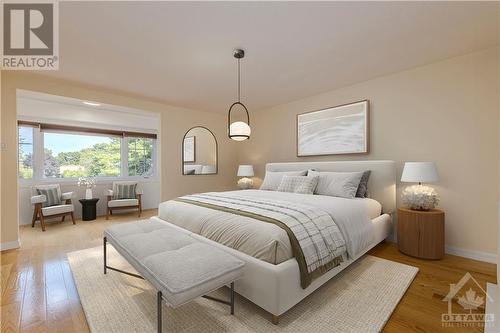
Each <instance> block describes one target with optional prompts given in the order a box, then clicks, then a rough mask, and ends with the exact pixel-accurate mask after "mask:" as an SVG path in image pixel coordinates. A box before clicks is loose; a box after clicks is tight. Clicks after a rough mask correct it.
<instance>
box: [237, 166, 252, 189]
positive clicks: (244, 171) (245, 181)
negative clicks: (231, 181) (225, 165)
mask: <svg viewBox="0 0 500 333" xmlns="http://www.w3.org/2000/svg"><path fill="white" fill-rule="evenodd" d="M237 176H238V177H243V178H241V179H240V180H238V186H239V188H240V189H242V190H247V189H249V188H252V185H253V180H252V179H251V178H247V177H253V176H254V173H253V166H252V165H240V166H239V167H238V174H237Z"/></svg>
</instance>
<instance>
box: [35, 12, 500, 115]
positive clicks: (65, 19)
mask: <svg viewBox="0 0 500 333" xmlns="http://www.w3.org/2000/svg"><path fill="white" fill-rule="evenodd" d="M496 20H497V4H496V3H493V2H489V3H477V2H475V3H465V2H434V3H432V2H425V3H423V2H420V3H417V2H392V3H390V2H378V3H377V2H350V3H348V2H316V3H311V2H309V3H307V2H253V3H251V2H212V3H209V2H204V3H196V2H183V3H178V2H170V3H168V2H142V3H141V2H104V3H96V2H87V3H86V2H61V3H60V43H59V45H60V59H61V60H60V61H61V62H60V70H59V71H58V72H50V73H49V72H44V73H43V74H46V75H52V76H56V77H60V78H65V79H70V80H74V81H79V82H83V83H88V84H92V85H97V86H100V87H103V88H110V89H114V90H119V91H124V92H129V93H133V94H137V95H142V96H145V97H149V98H154V99H157V100H161V101H164V102H166V103H169V104H172V105H178V106H184V107H189V108H194V109H200V110H206V111H213V112H227V108H228V106H229V105H230V104H231V103H232V102H233V101H234V99H235V98H236V97H235V95H236V61H235V59H234V58H233V57H232V50H233V49H234V48H236V47H241V48H244V49H245V50H246V53H247V56H246V57H245V58H244V59H243V61H242V101H243V102H244V103H245V104H247V106H248V107H249V109H250V112H252V111H256V110H259V109H263V108H266V107H269V106H273V105H277V104H281V103H286V102H289V101H292V100H297V99H300V98H304V97H307V96H311V95H314V94H317V93H321V92H324V91H328V90H332V89H335V88H339V87H342V86H346V85H349V84H352V83H356V82H360V81H364V80H367V79H370V78H374V77H377V76H381V75H385V74H389V73H393V72H397V71H401V70H404V69H408V68H412V67H415V66H419V65H423V64H426V63H430V62H434V61H437V60H441V59H445V58H449V57H452V56H456V55H460V54H464V53H467V52H472V51H475V50H479V49H482V48H486V47H489V46H493V45H495V44H496V41H497V36H496V33H497V22H496Z"/></svg>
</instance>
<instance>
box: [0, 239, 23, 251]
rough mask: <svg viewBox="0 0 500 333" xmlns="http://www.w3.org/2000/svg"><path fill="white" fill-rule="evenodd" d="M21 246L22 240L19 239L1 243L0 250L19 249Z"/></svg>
mask: <svg viewBox="0 0 500 333" xmlns="http://www.w3.org/2000/svg"><path fill="white" fill-rule="evenodd" d="M19 247H21V242H20V241H19V239H18V240H17V241H14V242H5V243H0V251H5V250H11V249H17V248H19Z"/></svg>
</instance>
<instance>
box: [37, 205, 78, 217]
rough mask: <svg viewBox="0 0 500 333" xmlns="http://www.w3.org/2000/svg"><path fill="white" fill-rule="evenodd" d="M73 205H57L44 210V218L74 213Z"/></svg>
mask: <svg viewBox="0 0 500 333" xmlns="http://www.w3.org/2000/svg"><path fill="white" fill-rule="evenodd" d="M74 210H75V208H74V207H73V205H57V206H50V207H44V208H42V214H43V216H50V215H55V214H62V213H69V212H72V211H74Z"/></svg>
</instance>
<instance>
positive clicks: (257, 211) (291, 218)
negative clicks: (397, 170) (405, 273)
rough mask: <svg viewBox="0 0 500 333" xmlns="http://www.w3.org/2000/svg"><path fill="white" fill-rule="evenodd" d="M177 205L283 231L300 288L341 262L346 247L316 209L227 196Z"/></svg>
mask: <svg viewBox="0 0 500 333" xmlns="http://www.w3.org/2000/svg"><path fill="white" fill-rule="evenodd" d="M175 200H176V201H179V202H184V203H187V204H192V205H198V206H202V207H205V208H210V209H215V210H219V211H224V212H228V213H232V214H236V215H241V216H246V217H250V218H253V219H255V220H259V221H263V222H267V223H273V224H275V225H277V226H279V227H280V228H282V229H283V230H285V231H286V233H287V235H288V237H289V239H290V243H291V245H292V251H293V255H294V257H295V258H296V260H297V262H298V264H299V270H300V282H301V286H302V288H303V289H305V288H307V286H309V285H310V284H311V281H312V280H313V279H315V278H316V277H318V276H320V275H322V274H324V273H325V272H327V271H329V270H330V269H332V268H334V267H336V266H338V265H339V264H340V263H341V262H342V254H343V253H345V252H346V245H345V241H344V238H343V237H342V234H341V232H340V230H339V228H338V227H337V225H336V224H335V222H334V220H333V218H332V217H331V215H330V214H328V213H327V212H325V211H322V210H321V209H318V208H317V207H312V206H309V205H304V204H294V205H293V206H292V205H291V204H290V203H289V202H286V201H279V200H269V199H267V200H259V199H255V198H252V199H250V198H245V197H241V196H237V195H234V194H231V195H228V194H227V193H226V194H224V195H222V194H216V193H204V194H195V195H188V196H184V197H180V198H177V199H175Z"/></svg>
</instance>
